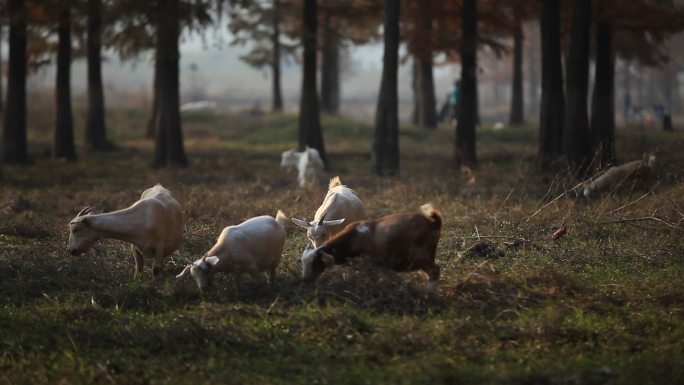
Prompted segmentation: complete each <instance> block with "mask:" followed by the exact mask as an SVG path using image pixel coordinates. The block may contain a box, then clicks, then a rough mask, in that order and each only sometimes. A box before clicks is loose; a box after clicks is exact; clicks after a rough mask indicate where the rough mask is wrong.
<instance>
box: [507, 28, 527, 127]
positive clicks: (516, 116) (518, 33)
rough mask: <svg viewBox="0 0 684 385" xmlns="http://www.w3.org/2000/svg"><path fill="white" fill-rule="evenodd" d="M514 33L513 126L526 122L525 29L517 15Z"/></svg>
mask: <svg viewBox="0 0 684 385" xmlns="http://www.w3.org/2000/svg"><path fill="white" fill-rule="evenodd" d="M515 23H516V25H515V31H514V33H513V87H512V94H511V116H510V118H509V123H510V125H511V126H515V125H520V124H523V123H524V122H525V110H524V108H525V101H524V99H523V69H522V65H523V63H522V61H523V51H522V50H523V30H522V20H520V18H519V17H517V16H516V20H515Z"/></svg>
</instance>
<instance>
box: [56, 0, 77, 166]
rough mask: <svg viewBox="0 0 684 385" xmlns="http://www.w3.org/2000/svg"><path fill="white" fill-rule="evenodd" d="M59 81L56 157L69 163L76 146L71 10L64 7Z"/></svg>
mask: <svg viewBox="0 0 684 385" xmlns="http://www.w3.org/2000/svg"><path fill="white" fill-rule="evenodd" d="M57 34H58V35H59V42H58V48H57V80H56V82H55V85H56V86H55V87H56V89H55V99H56V100H55V101H56V104H57V122H56V127H55V147H54V156H55V157H56V158H64V159H66V160H68V161H75V160H76V146H75V145H74V119H73V115H72V111H71V9H70V5H68V4H67V5H63V6H62V8H61V10H60V12H59V26H58V28H57Z"/></svg>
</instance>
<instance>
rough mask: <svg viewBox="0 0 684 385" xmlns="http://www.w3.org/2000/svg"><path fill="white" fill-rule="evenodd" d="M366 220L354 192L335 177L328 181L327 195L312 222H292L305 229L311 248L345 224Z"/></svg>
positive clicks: (360, 203)
mask: <svg viewBox="0 0 684 385" xmlns="http://www.w3.org/2000/svg"><path fill="white" fill-rule="evenodd" d="M366 218H367V216H366V210H365V209H364V207H363V202H361V199H359V197H357V196H356V194H355V193H354V190H352V189H350V188H349V187H347V186H345V185H343V184H342V182H341V181H340V177H339V176H336V177H334V178H332V179H331V180H330V184H329V185H328V193H327V194H326V195H325V199H324V200H323V203H322V204H321V206H320V207H319V208H318V210H316V214H314V219H313V221H311V222H307V221H306V220H305V219H297V218H292V222H294V224H296V225H297V226H301V227H303V228H305V229H306V235H307V236H308V237H309V240H310V241H311V244H312V245H313V247H318V246H320V245H321V243H323V241H325V240H326V239H328V238H330V237H332V236H333V235H335V234H336V233H337V232H339V231H340V230H342V229H343V228H344V225H345V224H347V223H352V222H356V221H358V220H361V219H366Z"/></svg>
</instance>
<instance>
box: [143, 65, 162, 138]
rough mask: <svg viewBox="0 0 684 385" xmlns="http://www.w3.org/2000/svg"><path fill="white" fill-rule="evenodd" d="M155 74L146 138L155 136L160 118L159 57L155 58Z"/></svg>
mask: <svg viewBox="0 0 684 385" xmlns="http://www.w3.org/2000/svg"><path fill="white" fill-rule="evenodd" d="M154 63H155V64H154V76H153V78H152V110H151V111H150V117H149V118H147V129H146V130H145V138H146V139H154V138H155V130H156V127H157V120H158V118H159V90H158V89H157V87H158V85H159V71H157V68H158V67H157V58H156V57H155V59H154Z"/></svg>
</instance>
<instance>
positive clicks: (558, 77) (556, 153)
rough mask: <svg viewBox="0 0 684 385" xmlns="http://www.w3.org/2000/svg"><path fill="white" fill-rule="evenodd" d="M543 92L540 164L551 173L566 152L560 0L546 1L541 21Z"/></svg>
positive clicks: (540, 121) (540, 126)
mask: <svg viewBox="0 0 684 385" xmlns="http://www.w3.org/2000/svg"><path fill="white" fill-rule="evenodd" d="M540 28H541V54H542V84H541V87H542V91H541V108H540V112H539V164H540V166H541V168H542V169H548V167H549V165H550V164H551V162H552V161H554V160H556V159H557V158H558V157H560V156H561V154H562V152H563V120H564V119H563V116H564V114H565V95H564V93H563V67H562V61H561V33H560V0H543V1H542V11H541V17H540Z"/></svg>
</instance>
